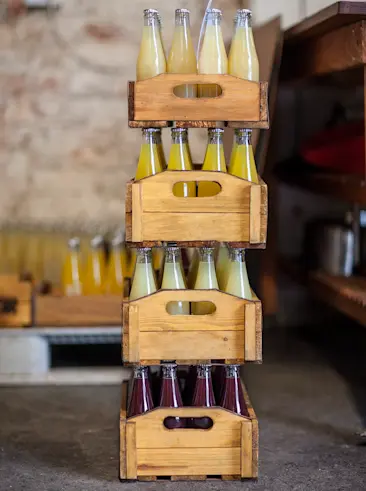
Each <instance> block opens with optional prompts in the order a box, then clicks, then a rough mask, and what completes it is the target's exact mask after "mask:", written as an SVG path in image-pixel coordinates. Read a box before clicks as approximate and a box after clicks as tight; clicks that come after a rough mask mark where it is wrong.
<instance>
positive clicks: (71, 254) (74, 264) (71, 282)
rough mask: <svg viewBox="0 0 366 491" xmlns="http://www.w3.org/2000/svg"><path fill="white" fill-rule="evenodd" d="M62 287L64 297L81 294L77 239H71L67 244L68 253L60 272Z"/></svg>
mask: <svg viewBox="0 0 366 491" xmlns="http://www.w3.org/2000/svg"><path fill="white" fill-rule="evenodd" d="M62 286H63V292H64V295H67V296H71V295H81V293H82V274H81V260H80V239H79V238H78V237H73V238H72V239H70V240H69V242H68V252H67V255H66V259H65V262H64V267H63V271H62Z"/></svg>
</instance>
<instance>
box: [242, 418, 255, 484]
mask: <svg viewBox="0 0 366 491" xmlns="http://www.w3.org/2000/svg"><path fill="white" fill-rule="evenodd" d="M240 430H241V432H240V436H241V445H240V447H241V453H240V475H241V477H242V478H243V479H244V478H247V477H252V465H253V464H252V462H253V455H252V451H253V442H252V425H251V423H248V422H246V421H242V423H241V425H240Z"/></svg>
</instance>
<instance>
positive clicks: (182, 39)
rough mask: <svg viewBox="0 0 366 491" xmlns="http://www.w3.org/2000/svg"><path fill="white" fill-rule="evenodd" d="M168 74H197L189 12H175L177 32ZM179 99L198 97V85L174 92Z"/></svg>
mask: <svg viewBox="0 0 366 491" xmlns="http://www.w3.org/2000/svg"><path fill="white" fill-rule="evenodd" d="M167 72H168V73H197V60H196V53H195V51H194V47H193V42H192V36H191V26H190V23H189V10H187V9H177V10H176V11H175V30H174V35H173V43H172V47H171V50H170V54H169V57H168V64H167ZM174 94H175V95H177V96H179V97H184V98H188V97H197V86H196V85H193V84H192V85H181V86H179V87H177V88H176V89H175V90H174Z"/></svg>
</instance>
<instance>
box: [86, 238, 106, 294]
mask: <svg viewBox="0 0 366 491" xmlns="http://www.w3.org/2000/svg"><path fill="white" fill-rule="evenodd" d="M104 278H105V255H104V247H103V237H102V236H101V235H96V236H95V237H94V238H93V239H92V240H91V241H90V250H89V253H88V255H87V259H86V269H85V276H84V282H83V293H84V294H85V295H100V294H102V293H104V288H103V287H104Z"/></svg>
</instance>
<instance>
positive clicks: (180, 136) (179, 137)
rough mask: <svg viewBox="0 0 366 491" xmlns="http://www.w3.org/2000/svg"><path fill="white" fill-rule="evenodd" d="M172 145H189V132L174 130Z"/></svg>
mask: <svg viewBox="0 0 366 491" xmlns="http://www.w3.org/2000/svg"><path fill="white" fill-rule="evenodd" d="M172 143H173V144H181V145H183V144H184V143H188V132H187V130H183V131H176V130H174V129H173V130H172Z"/></svg>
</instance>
